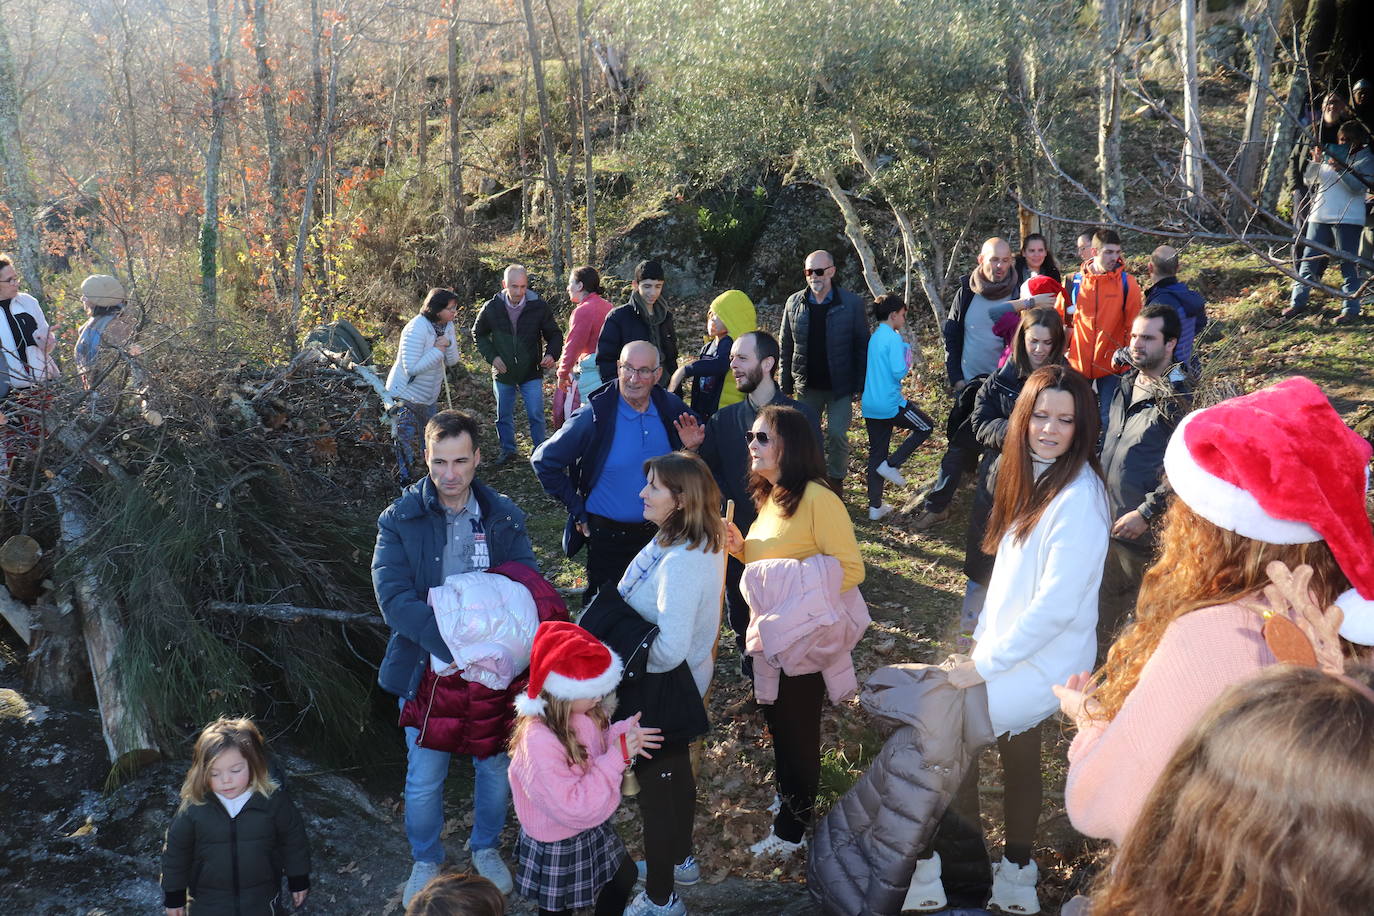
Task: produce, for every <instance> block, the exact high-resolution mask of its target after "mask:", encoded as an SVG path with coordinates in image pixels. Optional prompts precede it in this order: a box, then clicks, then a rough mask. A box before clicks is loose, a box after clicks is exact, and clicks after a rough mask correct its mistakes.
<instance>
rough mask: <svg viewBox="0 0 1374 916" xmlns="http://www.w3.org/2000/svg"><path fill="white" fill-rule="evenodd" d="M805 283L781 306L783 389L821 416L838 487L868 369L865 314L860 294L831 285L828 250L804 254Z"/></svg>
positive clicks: (832, 262)
mask: <svg viewBox="0 0 1374 916" xmlns="http://www.w3.org/2000/svg"><path fill="white" fill-rule="evenodd" d="M805 270H806V289H803V290H800V291H798V292H795V293H793V294H792V295H791V296H790V297H789V298H788V300H787V304H786V305H784V306H783V310H782V331H781V333H780V334H779V335H778V337H779V338H780V341H781V346H782V362H781V367H782V392H783V394H786V395H792V393H793V392H794V391H795V392H796V397H797V400H799V401H801V402H802V403H803V404H805V405H807V406H808V407H810V408H811V409H812V410H814V411H815V412H816V413H817V414H823V415H824V416H825V426H826V431H825V441H826V449H825V451H826V473H827V474H828V475H829V477H830V486H831V488H832V489H833V490H834V491H835V492H836V493H841V495H843V494H842V491H841V487H842V484H843V483H844V475H845V469H846V468H847V467H848V463H849V439H848V437H847V433H848V432H849V424H850V422H851V421H852V420H853V416H854V396H855V395H858V394H862V393H863V390H864V375H865V374H866V372H867V371H868V318H867V317H866V316H865V315H864V305H863V300H862V299H860V298H859V297H858V296H857V295H855V294H854V293H851V292H849V291H848V290H843V289H840V288H839V287H838V286H836V285H835V259H834V258H832V257H831V256H830V252H828V251H813V252H811V253H810V254H809V255H807V256H806V267H805Z"/></svg>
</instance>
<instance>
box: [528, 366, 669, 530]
mask: <svg viewBox="0 0 1374 916" xmlns="http://www.w3.org/2000/svg"><path fill="white" fill-rule="evenodd" d="M649 397H650V398H651V399H652V401H653V405H654V409H655V410H657V411H658V417H659V419H660V420H661V421H662V422H663V429H664V430H665V431H666V432H667V433H668V447H669V448H670V449H672V450H673V451H677V450H678V449H680V448H682V438H681V437H680V436H679V435H678V434H677V427H676V426H674V425H673V423H674V421H676V420H677V418H678V417H680V416H682V414H684V413H692V411H691V410H689V409H688V407H687V405H686V404H685V403H684V402H683V400H682V398H680V397H678V396H677V395H675V394H670V393H668V392H667V391H664V390H663V389H662V388H660V387H659V386H657V385H655V386H654V387H653V388H652V389H650V392H649ZM619 401H620V382H618V381H617V382H616V383H615V384H607V385H602V386H601V387H600V388H598V389H597V390H596V391H594V392H592V396H591V397H590V398H588V399H587V403H586V405H585V406H583V407H581V408H579V409H578V410H577V411H576V412H574V413H573V415H572V417H571V418H569V420H568V422H566V423H564V424H563V425H562V426H561V427H559V429H558V432H556V433H554V434H553V435H552V436H550V437H549V438H548V439H545V440H544V444H543V445H541V446H539V448H537V449H535V450H534V454H533V455H531V456H530V464H531V465H532V466H533V467H534V474H535V476H536V477H538V478H539V483H540V485H541V486H542V487H543V488H544V492H545V493H547V494H549V495H550V496H552V497H553V498H554V499H556V500H558V501H559V502H561V503H562V504H563V505H564V506H567V508H568V529H567V530H565V532H564V536H563V542H564V543H563V549H564V552H566V553H567V554H568V556H572V555H573V554H575V553H576V552H577V551H578V549H579V548H580V547H581V546H582V542H581V541H580V540H578V539H577V538H575V537H574V536H573V534H572V529H573V526H574V525H575V524H576V523H578V522H585V521H586V520H587V496H588V494H590V493H591V492H592V488H593V487H595V486H596V481H597V479H598V478H600V476H601V469H602V468H604V467H605V466H606V457H607V456H608V455H609V454H610V452H611V442H612V441H613V440H614V439H615V418H616V413H617V405H618V403H619ZM694 416H695V414H694Z"/></svg>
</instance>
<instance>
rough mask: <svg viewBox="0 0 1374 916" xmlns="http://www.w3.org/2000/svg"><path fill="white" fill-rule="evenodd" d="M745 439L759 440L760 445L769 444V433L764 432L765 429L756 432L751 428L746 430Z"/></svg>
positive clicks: (750, 440) (748, 440)
mask: <svg viewBox="0 0 1374 916" xmlns="http://www.w3.org/2000/svg"><path fill="white" fill-rule="evenodd" d="M744 441H745V442H757V443H758V444H759V445H767V444H768V433H766V432H764V431H763V430H759V431H758V432H754V431H753V430H752V429H751V430H748V431H747V432H745V434H744Z"/></svg>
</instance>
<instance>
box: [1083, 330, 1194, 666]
mask: <svg viewBox="0 0 1374 916" xmlns="http://www.w3.org/2000/svg"><path fill="white" fill-rule="evenodd" d="M1180 331H1181V323H1180V321H1179V317H1178V312H1177V311H1176V310H1175V309H1174V307H1173V306H1171V305H1150V306H1146V307H1145V308H1144V309H1142V310H1141V312H1140V315H1139V316H1137V317H1136V319H1135V321H1134V322H1133V323H1132V325H1131V345H1130V347H1129V348H1128V350H1129V352H1128V353H1127V354H1123V355H1128V356H1129V358H1130V362H1131V364H1132V365H1133V366H1134V367H1135V368H1134V369H1132V370H1131V371H1130V372H1128V373H1126V374H1125V375H1124V376H1122V379H1121V387H1120V388H1119V389H1118V390H1117V392H1116V396H1115V397H1114V398H1113V399H1112V403H1111V411H1110V414H1109V418H1108V420H1107V432H1106V436H1105V437H1104V441H1103V445H1102V472H1103V474H1104V475H1105V476H1106V478H1107V498H1108V499H1109V500H1111V510H1112V520H1113V523H1112V540H1111V546H1110V549H1109V550H1108V552H1107V566H1106V569H1105V570H1104V572H1103V575H1102V587H1101V590H1100V592H1099V593H1098V624H1097V652H1098V657H1099V658H1101V657H1102V656H1103V655H1105V653H1106V651H1107V647H1108V646H1110V645H1111V641H1112V639H1113V638H1115V636H1116V633H1117V630H1119V629H1120V627H1121V625H1122V624H1123V623H1125V620H1126V618H1127V617H1128V616H1129V614H1130V613H1131V612H1132V611H1133V609H1134V608H1135V599H1136V594H1137V593H1138V592H1139V591H1140V580H1141V579H1142V578H1143V577H1144V575H1145V569H1146V567H1147V566H1149V565H1150V558H1151V556H1152V555H1153V552H1154V535H1155V531H1156V530H1157V529H1158V522H1159V519H1160V518H1161V517H1162V516H1163V514H1164V509H1165V508H1166V507H1167V503H1168V497H1169V493H1170V489H1169V482H1168V481H1167V480H1165V479H1164V450H1165V448H1166V447H1167V446H1168V445H1169V438H1170V437H1171V436H1172V435H1173V433H1174V427H1176V426H1177V425H1178V421H1179V420H1180V419H1182V418H1183V415H1184V414H1186V413H1187V412H1188V410H1189V409H1190V408H1191V407H1192V402H1193V388H1192V383H1191V381H1189V379H1190V378H1191V376H1190V375H1189V374H1188V373H1187V372H1184V371H1182V369H1181V367H1179V366H1177V365H1176V363H1175V362H1174V350H1175V347H1176V346H1177V345H1178V338H1179V334H1180Z"/></svg>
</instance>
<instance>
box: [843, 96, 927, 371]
mask: <svg viewBox="0 0 1374 916" xmlns="http://www.w3.org/2000/svg"><path fill="white" fill-rule="evenodd" d="M849 139H850V145H851V146H852V147H853V150H854V157H855V158H856V159H858V160H859V165H861V166H863V170H864V172H865V173H867V175H868V178H869V180H870V181H876V180H877V177H878V164H877V163H876V162H874V161H873V157H872V156H870V155H869V154H868V146H867V145H866V144H865V143H864V135H863V128H862V127H860V125H859V121H858V119H857V118H852V117H851V118H850V119H849ZM827 190H829V188H827ZM831 195H832V196H833V195H834V192H833V191H831ZM883 198H884V199H885V200H886V201H887V205H888V209H890V210H891V211H892V218H893V219H895V220H896V221H897V229H898V231H899V232H901V234H902V254H903V256H904V260H905V262H906V263H905V264H904V270H903V280H904V286H905V289H906V292H905V294H904V295H903V297H902V298H903V299H905V300H906V302H907V304H908V305H909V304H910V303H911V272H912V270H913V269H914V270H915V271H916V278H917V280H918V282H919V284H920V287H921V292H922V293H923V294H924V295H925V297H926V300H927V301H928V302H929V303H930V308H931V312H932V314H934V315H935V323H936V325H937V326H938V325H939V324H940V323H941V322H943V321H944V320H945V307H944V305H943V304H942V303H941V302H940V294H939V291H938V290H937V288H936V285H935V277H934V274H933V273H932V272H931V268H930V263H929V257H928V255H927V253H926V251H925V247H924V246H923V245H921V243H920V242H919V241H917V239H916V229H915V227H914V226H913V225H912V223H911V217H910V216H908V215H907V213H906V211H904V210H902V209H901V208H900V207H898V206H897V205H896V204H895V203H893V201H892V198H890V197H888V196H887V195H886V194H884V195H883ZM913 353H914V354H915V358H916V361H917V362H918V363H923V362H924V359H925V357H924V356H923V355H922V354H921V352H920V348H919V347H917V348H914V349H913Z"/></svg>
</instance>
